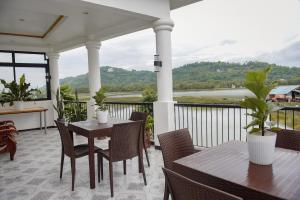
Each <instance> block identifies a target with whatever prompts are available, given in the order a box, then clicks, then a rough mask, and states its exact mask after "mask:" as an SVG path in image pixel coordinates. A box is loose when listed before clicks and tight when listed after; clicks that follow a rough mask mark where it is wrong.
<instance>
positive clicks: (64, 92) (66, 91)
mask: <svg viewBox="0 0 300 200" xmlns="http://www.w3.org/2000/svg"><path fill="white" fill-rule="evenodd" d="M60 95H61V97H62V99H63V100H65V101H74V100H75V97H74V95H73V88H72V87H71V86H70V85H68V84H63V85H61V86H60Z"/></svg>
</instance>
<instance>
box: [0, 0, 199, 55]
mask: <svg viewBox="0 0 300 200" xmlns="http://www.w3.org/2000/svg"><path fill="white" fill-rule="evenodd" d="M192 2H194V0H185V1H182V0H171V7H172V8H177V7H180V6H182V5H183V4H187V3H192ZM60 15H63V16H64V18H63V19H62V20H61V21H60V22H59V23H58V24H57V25H56V26H55V27H54V29H53V30H51V31H50V32H49V34H47V36H46V37H45V38H31V37H23V36H7V35H0V49H1V46H5V45H6V46H9V45H11V46H31V47H51V48H54V49H57V50H59V51H63V50H66V49H69V48H73V47H76V46H80V45H82V44H83V43H84V42H85V41H86V40H87V37H94V38H96V39H99V40H105V39H109V38H113V37H116V36H120V35H123V34H127V33H131V32H134V31H137V30H142V29H145V28H149V27H151V24H152V22H153V21H154V20H156V19H157V18H155V17H153V16H148V15H142V14H138V13H131V12H126V11H125V10H120V9H114V8H111V7H106V6H102V5H97V4H92V3H87V2H83V1H81V0H1V1H0V32H7V33H16V34H26V35H39V36H42V35H43V34H45V33H46V32H47V30H48V29H49V28H50V27H51V25H52V24H53V23H54V22H55V20H56V19H57V18H58V17H59V16H60Z"/></svg>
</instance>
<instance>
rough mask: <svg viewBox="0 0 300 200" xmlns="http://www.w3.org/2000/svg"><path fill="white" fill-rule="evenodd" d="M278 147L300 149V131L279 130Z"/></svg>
mask: <svg viewBox="0 0 300 200" xmlns="http://www.w3.org/2000/svg"><path fill="white" fill-rule="evenodd" d="M276 147H280V148H284V149H291V150H295V151H300V131H293V130H281V131H279V132H278V133H277V139H276Z"/></svg>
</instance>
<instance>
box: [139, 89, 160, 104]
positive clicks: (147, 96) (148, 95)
mask: <svg viewBox="0 0 300 200" xmlns="http://www.w3.org/2000/svg"><path fill="white" fill-rule="evenodd" d="M142 96H143V100H142V101H143V102H154V101H156V100H157V94H156V91H155V90H154V89H153V88H151V87H147V88H146V89H144V91H143V92H142Z"/></svg>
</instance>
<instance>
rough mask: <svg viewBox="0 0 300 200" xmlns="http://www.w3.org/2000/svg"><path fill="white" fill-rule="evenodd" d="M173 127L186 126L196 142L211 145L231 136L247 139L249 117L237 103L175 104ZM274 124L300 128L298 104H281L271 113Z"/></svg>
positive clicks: (286, 127) (228, 139)
mask: <svg viewBox="0 0 300 200" xmlns="http://www.w3.org/2000/svg"><path fill="white" fill-rule="evenodd" d="M174 113H175V129H181V128H188V129H189V131H190V133H191V136H192V139H193V143H194V145H196V146H201V147H212V146H216V145H219V144H222V143H224V142H227V141H230V140H241V141H246V135H247V132H246V130H245V129H244V127H245V126H247V125H248V123H250V122H251V120H252V117H251V116H248V115H246V113H251V111H250V110H248V109H245V108H241V107H240V106H239V105H226V104H180V103H179V104H175V106H174ZM270 119H271V121H274V122H275V126H277V127H278V128H283V129H293V130H295V129H296V130H300V108H299V107H284V108H282V109H281V110H280V111H277V112H275V113H272V114H271V115H270Z"/></svg>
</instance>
